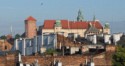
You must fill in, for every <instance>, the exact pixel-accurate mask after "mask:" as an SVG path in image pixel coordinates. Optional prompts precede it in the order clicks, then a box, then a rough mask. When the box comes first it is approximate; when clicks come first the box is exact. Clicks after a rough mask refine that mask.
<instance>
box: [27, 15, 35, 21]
mask: <svg viewBox="0 0 125 66" xmlns="http://www.w3.org/2000/svg"><path fill="white" fill-rule="evenodd" d="M26 20H27V21H36V19H35V18H34V17H32V16H29V17H28V18H27V19H26Z"/></svg>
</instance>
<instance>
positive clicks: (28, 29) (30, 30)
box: [25, 16, 37, 38]
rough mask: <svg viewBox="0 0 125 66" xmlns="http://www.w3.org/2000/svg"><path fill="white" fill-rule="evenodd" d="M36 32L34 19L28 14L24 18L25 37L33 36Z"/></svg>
mask: <svg viewBox="0 0 125 66" xmlns="http://www.w3.org/2000/svg"><path fill="white" fill-rule="evenodd" d="M36 34H37V26H36V19H35V18H33V17H32V16H29V17H28V18H27V19H26V20H25V37H26V38H33V37H34V36H36Z"/></svg>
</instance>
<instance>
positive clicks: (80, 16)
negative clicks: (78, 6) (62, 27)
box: [77, 10, 84, 21]
mask: <svg viewBox="0 0 125 66" xmlns="http://www.w3.org/2000/svg"><path fill="white" fill-rule="evenodd" d="M83 20H84V18H83V15H82V11H81V10H79V11H78V16H77V21H83Z"/></svg>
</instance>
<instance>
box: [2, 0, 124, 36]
mask: <svg viewBox="0 0 125 66" xmlns="http://www.w3.org/2000/svg"><path fill="white" fill-rule="evenodd" d="M124 3H125V0H0V35H6V34H9V33H11V31H10V27H11V26H12V28H13V34H17V33H19V34H22V33H23V32H24V31H25V30H24V20H25V19H26V18H27V17H28V16H33V17H34V18H36V19H37V26H40V25H43V22H44V20H46V19H56V20H59V19H67V20H76V18H77V14H78V10H79V9H80V10H82V14H83V15H84V19H85V20H88V21H90V20H92V19H93V16H94V15H95V16H96V19H98V20H100V22H101V23H102V25H104V24H105V23H106V22H108V23H109V24H110V27H111V32H112V33H116V32H125V29H124V28H125V26H124V25H125V4H124Z"/></svg>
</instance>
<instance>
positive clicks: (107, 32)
mask: <svg viewBox="0 0 125 66" xmlns="http://www.w3.org/2000/svg"><path fill="white" fill-rule="evenodd" d="M103 33H104V34H110V26H109V23H106V24H105V26H104V28H103Z"/></svg>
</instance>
